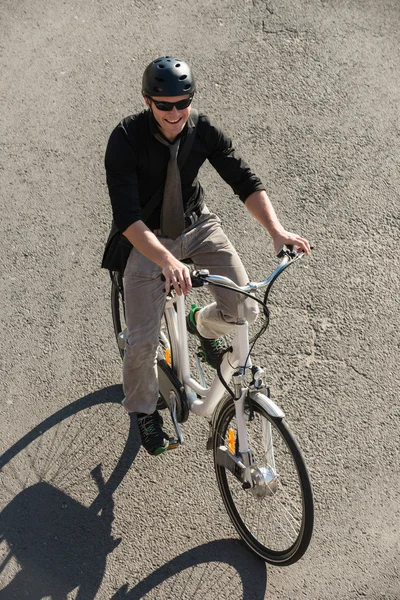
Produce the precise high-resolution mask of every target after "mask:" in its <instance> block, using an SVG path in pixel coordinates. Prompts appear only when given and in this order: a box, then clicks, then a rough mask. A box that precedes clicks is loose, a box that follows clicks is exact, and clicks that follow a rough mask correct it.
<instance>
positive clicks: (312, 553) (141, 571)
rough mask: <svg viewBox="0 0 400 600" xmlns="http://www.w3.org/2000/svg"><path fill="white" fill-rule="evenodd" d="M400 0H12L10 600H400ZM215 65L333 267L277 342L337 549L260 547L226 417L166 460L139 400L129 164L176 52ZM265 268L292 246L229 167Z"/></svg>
mask: <svg viewBox="0 0 400 600" xmlns="http://www.w3.org/2000/svg"><path fill="white" fill-rule="evenodd" d="M399 15H400V6H399V4H398V0H380V1H379V2H376V0H375V1H372V0H237V1H232V0H219V2H212V1H211V0H205V1H203V2H200V3H195V2H194V1H193V0H176V1H175V2H165V1H164V0H156V1H154V0H146V1H145V0H119V1H118V2H117V1H115V0H114V2H113V1H111V2H105V1H104V0H87V2H79V1H78V0H69V1H68V2H66V1H65V0H46V1H44V0H29V1H28V0H2V3H1V8H0V19H1V21H0V23H1V24H0V70H1V87H0V148H1V160H0V182H1V183H0V193H1V216H0V228H1V235H0V265H1V269H0V273H1V276H0V294H1V315H0V320H1V335H0V373H1V374H0V382H1V388H0V389H1V395H0V403H1V408H0V410H1V413H0V414H1V418H0V429H1V432H0V465H1V470H0V509H1V511H2V512H1V513H0V530H1V531H0V535H1V537H0V565H1V566H0V599H1V600H14V599H15V600H21V599H22V598H28V599H29V600H39V599H45V598H46V599H48V598H51V599H52V600H61V599H78V600H93V599H94V598H96V599H98V600H103V599H104V600H109V599H118V600H119V599H125V600H133V599H138V598H149V599H151V598H153V599H157V600H158V599H162V600H164V599H165V600H172V599H176V598H181V599H192V598H196V599H197V598H199V599H202V600H203V599H217V600H219V599H224V598H229V599H230V600H232V599H234V598H235V599H236V598H237V599H240V598H243V599H246V600H250V599H254V600H261V599H264V598H267V599H268V600H299V599H301V598H306V599H309V600H331V599H335V600H339V599H340V600H355V599H358V598H363V599H364V598H365V599H368V600H377V599H380V600H383V599H384V600H399V598H400V583H399V571H400V559H399V556H400V552H399V533H400V532H399V529H400V527H399V525H400V503H399V482H400V478H399V471H400V469H399V415H400V411H399V402H398V396H399V368H398V365H399V335H398V330H399V322H400V315H399V301H398V299H399V293H400V289H399V287H400V286H399V271H400V270H399V253H398V248H397V246H398V242H399V189H400V185H399V184H400V177H399V167H400V164H399V163H400V153H399V133H400V120H399V106H400V82H399V64H400V51H399V31H400V16H399ZM168 53H171V54H175V55H179V56H182V57H184V58H185V59H186V60H187V61H188V62H190V63H191V64H192V66H193V68H194V71H195V73H196V75H197V80H198V94H197V96H196V100H195V106H196V107H197V108H199V109H200V110H202V111H204V112H207V113H208V114H209V115H210V116H211V117H212V118H214V119H215V120H216V121H217V122H218V123H220V125H221V126H222V127H223V128H224V129H225V130H226V131H227V132H229V133H230V134H231V136H232V137H233V139H234V141H235V146H236V147H237V148H238V149H239V150H240V151H241V153H242V154H243V155H244V157H245V158H246V159H247V161H248V162H249V163H250V164H251V165H252V166H253V168H254V170H255V171H256V172H257V173H258V174H259V176H260V177H261V178H262V179H263V181H264V182H265V184H266V187H267V190H268V193H269V195H270V197H271V199H272V201H273V203H274V205H275V208H276V210H277V212H278V214H279V216H280V218H281V221H282V222H283V223H284V224H285V226H286V227H287V228H289V229H291V230H294V231H296V232H299V233H302V234H303V235H305V236H307V237H308V238H309V239H310V240H311V242H312V243H313V245H314V250H313V253H312V255H311V257H310V258H308V259H307V260H305V261H303V262H302V263H301V264H300V265H299V266H296V267H295V268H293V269H292V271H290V272H289V273H288V275H287V276H285V277H283V278H282V281H281V282H280V283H279V285H277V288H276V290H275V292H274V294H273V298H272V304H271V327H270V329H269V331H268V333H267V334H266V336H265V337H264V338H263V341H262V343H261V344H260V345H259V346H258V348H257V350H256V354H257V358H259V360H260V361H261V362H262V363H263V364H265V365H266V368H267V372H268V380H269V383H270V386H271V391H272V395H273V398H274V399H275V400H276V401H277V402H278V403H279V404H280V405H281V406H282V407H283V408H284V410H285V411H286V413H287V417H288V421H289V423H290V425H291V427H292V429H293V430H294V432H295V433H296V436H297V438H298V440H299V442H300V444H301V447H302V449H303V452H304V455H305V457H306V461H307V464H308V467H309V471H310V476H311V479H312V483H313V488H314V493H315V509H316V523H315V533H314V537H313V539H312V543H311V546H310V548H309V550H308V552H307V553H306V555H305V556H304V557H303V559H302V560H301V561H299V562H298V563H296V564H295V565H292V566H290V567H287V568H276V567H272V566H268V565H267V566H266V565H265V564H264V563H262V562H260V561H259V560H257V559H255V558H254V557H253V556H252V555H251V554H250V553H249V552H248V551H247V550H246V549H245V548H244V546H243V545H242V544H241V543H240V542H239V541H238V537H237V535H236V533H235V530H234V529H233V527H232V526H231V525H230V522H229V520H228V517H227V515H226V513H225V511H224V509H223V505H222V501H221V499H220V497H219V493H218V490H217V485H216V481H215V477H214V474H213V466H212V457H211V456H210V454H209V453H208V452H207V451H206V448H205V440H206V435H207V423H206V422H205V421H203V420H200V419H195V418H194V417H192V418H190V419H189V421H188V422H187V423H186V424H185V425H184V428H183V432H184V435H185V439H186V442H185V445H184V446H183V447H182V448H181V449H179V450H177V451H175V452H170V453H168V455H163V456H162V457H159V458H158V459H153V458H150V457H149V456H147V455H146V454H145V453H144V452H143V450H141V449H140V448H139V445H138V442H137V432H136V430H135V427H134V425H132V426H131V424H130V421H129V419H128V417H127V416H126V414H125V413H124V411H123V410H122V408H121V407H120V405H119V402H120V401H121V399H122V390H121V385H120V384H121V364H120V358H119V355H118V352H117V349H116V347H115V342H114V339H113V332H112V324H111V319H110V310H109V279H108V274H107V273H106V272H104V271H101V270H100V268H99V265H100V259H101V254H102V250H103V245H104V241H105V238H106V236H107V233H108V229H109V224H110V216H111V215H110V207H109V200H108V195H107V189H106V186H105V175H104V169H103V156H104V150H105V145H106V143H107V139H108V136H109V134H110V132H111V130H112V129H113V128H114V126H115V125H116V124H117V123H118V121H119V120H120V119H121V118H122V117H123V116H126V115H128V114H130V113H132V112H135V111H138V110H140V109H141V108H142V99H141V95H140V92H141V89H140V79H141V73H142V71H143V69H144V67H145V66H146V65H147V63H148V62H149V61H150V60H151V59H153V58H154V57H156V56H159V55H163V54H168ZM201 180H202V183H203V185H204V187H205V188H206V198H207V204H208V205H209V207H210V208H211V209H212V210H214V211H216V212H217V213H218V214H219V215H220V217H221V219H222V222H223V225H224V227H225V229H226V231H227V232H228V233H229V235H230V237H231V239H232V241H233V242H234V244H235V245H236V247H237V248H238V250H239V251H240V253H241V255H242V256H243V260H244V263H245V265H246V267H247V269H248V272H249V275H250V277H251V278H252V279H257V278H259V276H261V275H266V274H267V273H268V272H270V271H271V270H272V269H273V267H274V265H275V264H276V258H275V256H274V253H273V249H272V245H271V243H270V240H269V239H268V236H267V235H266V234H265V232H264V231H263V230H262V229H261V227H260V226H259V225H257V224H256V223H255V222H254V221H252V219H251V218H250V217H249V215H248V214H247V212H246V211H245V209H244V208H243V206H242V205H241V203H240V202H239V201H238V199H237V198H235V197H234V195H233V193H232V191H231V190H230V188H228V187H227V186H226V184H225V183H224V182H223V181H222V180H220V179H219V178H218V176H217V175H216V173H215V172H213V170H212V169H211V168H210V167H209V166H207V165H206V166H205V167H204V169H203V173H202V179H201Z"/></svg>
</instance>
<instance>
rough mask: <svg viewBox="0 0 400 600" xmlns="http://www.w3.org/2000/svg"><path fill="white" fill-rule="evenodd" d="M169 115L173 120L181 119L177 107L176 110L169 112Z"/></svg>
mask: <svg viewBox="0 0 400 600" xmlns="http://www.w3.org/2000/svg"><path fill="white" fill-rule="evenodd" d="M169 114H170V115H171V118H172V119H173V120H174V119H178V118H179V117H180V113H179V110H178V109H177V108H176V106H174V108H173V109H172V110H170V111H169Z"/></svg>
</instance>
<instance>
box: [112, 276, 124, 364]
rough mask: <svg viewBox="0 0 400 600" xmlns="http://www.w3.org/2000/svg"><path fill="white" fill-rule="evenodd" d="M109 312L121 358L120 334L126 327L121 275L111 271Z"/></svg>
mask: <svg viewBox="0 0 400 600" xmlns="http://www.w3.org/2000/svg"><path fill="white" fill-rule="evenodd" d="M111 281H112V283H111V314H112V320H113V326H114V334H115V339H116V340H117V344H118V350H119V353H120V356H121V358H122V359H123V358H124V345H123V343H122V340H121V339H120V334H121V333H123V331H124V330H125V328H126V324H125V300H124V288H123V282H122V275H121V274H120V273H116V272H115V273H113V274H112V278H111Z"/></svg>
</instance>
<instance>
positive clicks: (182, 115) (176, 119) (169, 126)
mask: <svg viewBox="0 0 400 600" xmlns="http://www.w3.org/2000/svg"><path fill="white" fill-rule="evenodd" d="M186 98H189V94H185V95H184V96H157V97H156V98H154V100H156V101H157V102H179V101H180V100H186ZM144 100H145V102H146V104H147V106H148V107H149V108H150V110H151V111H152V113H153V115H154V118H155V120H156V121H157V123H158V126H159V127H160V129H161V132H162V133H163V135H164V136H165V137H166V138H167V140H169V141H170V142H173V141H174V139H175V138H176V136H177V135H179V134H180V132H181V131H182V129H183V128H184V127H185V125H186V122H187V120H188V118H189V115H190V108H191V107H190V105H189V106H188V107H187V108H183V109H180V110H178V109H177V108H176V106H174V108H173V109H172V110H168V111H164V110H159V109H158V108H157V107H156V105H155V104H154V102H153V101H152V99H151V98H148V97H145V99H144Z"/></svg>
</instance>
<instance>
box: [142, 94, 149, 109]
mask: <svg viewBox="0 0 400 600" xmlns="http://www.w3.org/2000/svg"><path fill="white" fill-rule="evenodd" d="M143 99H144V101H145V103H146V104H147V108H150V100H149V99H148V97H147V96H143Z"/></svg>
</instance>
